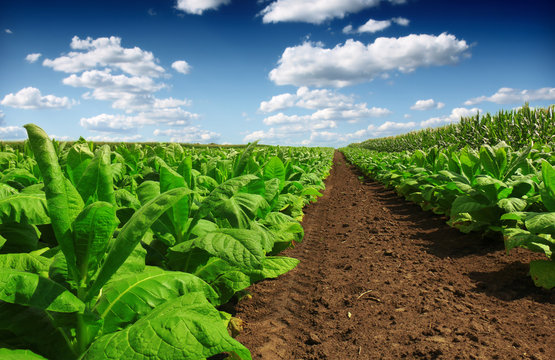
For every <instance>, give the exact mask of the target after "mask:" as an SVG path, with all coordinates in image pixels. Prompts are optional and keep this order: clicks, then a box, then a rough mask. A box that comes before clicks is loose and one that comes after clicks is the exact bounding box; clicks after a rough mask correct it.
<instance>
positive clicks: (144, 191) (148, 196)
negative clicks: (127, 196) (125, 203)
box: [137, 180, 160, 204]
mask: <svg viewBox="0 0 555 360" xmlns="http://www.w3.org/2000/svg"><path fill="white" fill-rule="evenodd" d="M159 195H160V183H159V182H157V181H150V180H148V181H144V182H143V183H141V185H139V187H137V197H138V198H139V202H140V203H141V204H146V203H147V202H149V201H150V200H152V199H154V198H156V197H157V196H159Z"/></svg>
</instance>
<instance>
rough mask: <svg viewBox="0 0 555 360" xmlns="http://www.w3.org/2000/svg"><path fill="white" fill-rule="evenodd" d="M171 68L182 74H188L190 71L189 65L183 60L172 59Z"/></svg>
mask: <svg viewBox="0 0 555 360" xmlns="http://www.w3.org/2000/svg"><path fill="white" fill-rule="evenodd" d="M172 68H173V69H174V70H175V71H177V72H179V73H182V74H188V73H189V72H190V71H191V65H189V64H188V63H187V61H184V60H178V61H174V62H173V64H172Z"/></svg>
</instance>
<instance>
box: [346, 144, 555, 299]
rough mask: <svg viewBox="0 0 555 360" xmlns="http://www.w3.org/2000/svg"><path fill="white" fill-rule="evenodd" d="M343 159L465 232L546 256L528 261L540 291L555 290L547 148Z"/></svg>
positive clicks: (552, 171) (553, 188)
mask: <svg viewBox="0 0 555 360" xmlns="http://www.w3.org/2000/svg"><path fill="white" fill-rule="evenodd" d="M342 151H343V153H344V154H345V156H346V157H347V160H348V161H349V162H351V163H353V164H355V165H356V166H357V167H359V168H360V169H361V170H362V171H363V172H364V173H365V174H366V175H368V176H369V177H371V178H373V179H376V180H378V181H380V182H382V183H384V184H385V185H386V186H387V187H392V188H394V189H395V190H396V191H397V193H398V194H399V195H401V196H404V197H405V198H406V199H408V200H409V201H412V202H415V203H417V204H419V205H420V206H421V207H422V209H424V210H431V211H433V212H434V213H436V214H444V215H446V216H447V217H448V218H449V220H448V224H449V225H450V226H452V227H455V228H457V229H459V230H460V231H462V232H465V233H468V232H471V231H478V232H481V233H483V234H484V235H495V234H502V235H503V238H504V241H505V247H506V250H507V252H508V251H509V250H511V249H513V248H515V247H522V248H526V249H529V250H531V251H535V252H540V253H543V254H545V256H546V257H547V259H546V260H535V261H532V262H531V263H530V275H531V276H532V279H533V280H534V282H535V284H536V285H537V286H542V287H545V288H548V289H550V288H552V287H554V286H555V261H554V259H553V252H554V251H555V239H554V237H555V168H554V167H553V165H554V164H555V154H554V152H553V149H552V148H551V147H549V146H546V145H543V146H542V145H539V144H537V145H534V146H533V147H532V146H529V147H527V148H524V149H521V150H513V149H512V148H511V146H509V145H507V144H506V143H504V142H500V143H499V144H497V145H496V146H493V147H492V146H489V145H484V146H481V147H480V148H479V150H474V149H472V148H470V147H468V146H466V147H464V148H463V149H461V150H452V149H439V148H438V147H437V146H435V147H433V148H431V149H430V150H428V151H427V152H424V151H422V150H416V151H414V152H409V151H404V152H397V153H385V152H376V151H371V150H366V149H361V148H353V147H349V148H344V149H342Z"/></svg>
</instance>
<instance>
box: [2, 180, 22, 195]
mask: <svg viewBox="0 0 555 360" xmlns="http://www.w3.org/2000/svg"><path fill="white" fill-rule="evenodd" d="M18 193H19V191H17V189H14V188H13V187H11V186H10V185H8V184H2V183H0V199H3V198H5V197H6V196H10V195H15V194H18Z"/></svg>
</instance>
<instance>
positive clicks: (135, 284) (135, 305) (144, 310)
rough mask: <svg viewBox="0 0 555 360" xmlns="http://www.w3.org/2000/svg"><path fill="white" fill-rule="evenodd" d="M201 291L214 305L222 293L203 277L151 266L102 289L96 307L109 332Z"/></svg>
mask: <svg viewBox="0 0 555 360" xmlns="http://www.w3.org/2000/svg"><path fill="white" fill-rule="evenodd" d="M193 292H200V293H203V294H204V296H205V297H206V298H207V299H209V300H210V301H211V302H212V303H214V304H219V302H218V300H217V299H218V296H217V294H216V293H215V292H214V290H212V288H211V287H210V286H209V285H208V284H207V283H205V282H204V281H203V280H201V279H200V278H198V277H196V276H194V275H192V274H188V273H183V272H176V271H165V270H162V269H160V268H157V267H147V269H146V270H145V271H144V272H142V273H139V274H136V275H131V276H128V277H125V278H121V279H119V280H117V281H113V282H111V283H109V284H108V285H106V286H105V287H104V288H103V289H102V295H101V296H100V297H99V299H98V301H97V303H96V305H95V310H96V311H97V312H98V314H99V315H100V317H101V318H103V319H104V327H103V333H104V334H108V333H111V332H114V331H117V330H120V329H122V328H124V327H125V326H127V325H128V324H132V323H134V322H135V321H137V320H138V319H140V318H142V317H143V316H145V315H146V314H148V313H149V312H150V311H151V310H152V309H153V308H155V307H156V306H158V305H161V304H163V303H165V302H166V301H168V300H172V299H175V298H178V297H180V296H183V295H186V294H188V293H193Z"/></svg>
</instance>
